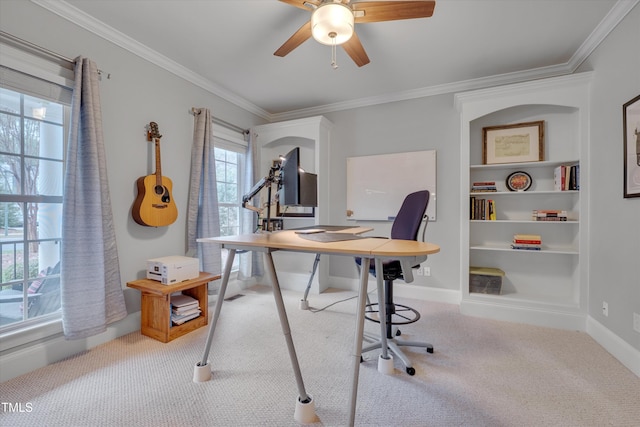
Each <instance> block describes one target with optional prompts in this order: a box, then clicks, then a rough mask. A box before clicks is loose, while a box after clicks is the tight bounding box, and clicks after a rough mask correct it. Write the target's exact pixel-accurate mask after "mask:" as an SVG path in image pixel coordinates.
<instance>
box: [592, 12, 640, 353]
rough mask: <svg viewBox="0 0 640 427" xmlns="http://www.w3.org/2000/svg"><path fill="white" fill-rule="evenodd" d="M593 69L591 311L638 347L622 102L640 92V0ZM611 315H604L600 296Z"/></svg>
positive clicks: (634, 235)
mask: <svg viewBox="0 0 640 427" xmlns="http://www.w3.org/2000/svg"><path fill="white" fill-rule="evenodd" d="M581 70H595V73H594V82H593V92H592V102H591V152H590V154H589V158H590V159H591V165H590V170H591V171H593V172H594V173H595V174H596V176H595V177H592V179H591V185H592V188H591V189H589V195H590V201H591V202H590V203H591V206H590V209H589V213H590V215H591V216H590V217H589V223H590V224H591V230H590V233H589V238H590V242H589V243H590V250H591V254H590V256H591V263H590V269H589V281H590V285H589V315H590V316H591V317H593V318H594V319H595V320H596V321H598V322H600V323H601V324H602V325H604V326H605V327H606V328H607V329H609V330H611V331H612V332H613V333H615V334H616V335H617V336H619V337H620V338H622V339H623V340H624V341H625V342H627V343H629V344H630V345H632V346H633V347H635V348H636V349H639V350H640V333H638V332H635V331H634V330H633V313H634V312H635V313H638V314H639V315H640V198H632V199H625V198H623V196H622V195H623V192H622V191H623V169H622V141H623V136H622V135H623V132H622V105H623V104H624V103H625V102H627V101H629V100H631V99H632V98H634V97H635V96H637V95H640V6H639V5H636V7H635V8H634V9H633V10H632V11H631V12H630V13H629V14H628V15H627V16H626V18H625V19H624V21H622V22H621V23H620V24H619V25H618V27H617V28H616V29H615V30H614V31H613V32H612V33H611V34H609V36H608V37H607V38H606V39H605V40H604V42H603V43H602V44H601V45H600V46H599V47H598V48H597V49H596V51H595V52H594V53H593V54H592V55H591V56H590V57H589V59H588V61H586V62H585V63H584V64H583V65H582V66H581ZM603 301H606V302H607V303H608V304H609V316H608V317H605V316H603V315H602V302H603Z"/></svg>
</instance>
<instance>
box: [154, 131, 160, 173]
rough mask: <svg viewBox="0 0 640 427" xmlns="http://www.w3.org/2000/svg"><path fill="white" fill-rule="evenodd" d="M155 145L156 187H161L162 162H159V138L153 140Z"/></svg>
mask: <svg viewBox="0 0 640 427" xmlns="http://www.w3.org/2000/svg"><path fill="white" fill-rule="evenodd" d="M154 142H155V145H156V174H155V175H156V185H162V166H161V164H162V162H161V161H160V138H154Z"/></svg>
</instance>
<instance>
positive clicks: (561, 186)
mask: <svg viewBox="0 0 640 427" xmlns="http://www.w3.org/2000/svg"><path fill="white" fill-rule="evenodd" d="M553 189H554V190H556V191H567V190H579V189H580V165H579V164H576V165H560V166H557V167H556V168H555V169H554V170H553Z"/></svg>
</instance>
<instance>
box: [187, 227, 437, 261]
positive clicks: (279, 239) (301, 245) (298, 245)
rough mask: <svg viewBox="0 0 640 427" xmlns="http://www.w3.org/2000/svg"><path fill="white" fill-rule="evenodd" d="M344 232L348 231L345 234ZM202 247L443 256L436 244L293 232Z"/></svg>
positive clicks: (208, 240) (222, 239) (212, 240)
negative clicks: (320, 238)
mask: <svg viewBox="0 0 640 427" xmlns="http://www.w3.org/2000/svg"><path fill="white" fill-rule="evenodd" d="M343 232H344V231H343ZM198 242H202V243H220V244H223V245H227V246H238V247H257V248H258V247H259V248H270V249H282V250H290V251H296V252H312V253H323V254H336V255H360V256H365V257H411V256H421V255H431V254H435V253H438V252H440V247H439V246H438V245H435V244H433V243H426V242H416V241H414V240H397V239H380V238H363V239H355V240H342V241H339V242H317V241H312V240H306V239H304V238H302V237H300V236H299V235H298V234H296V233H295V231H293V230H283V231H276V232H273V233H262V234H241V235H238V236H224V237H207V238H202V239H198Z"/></svg>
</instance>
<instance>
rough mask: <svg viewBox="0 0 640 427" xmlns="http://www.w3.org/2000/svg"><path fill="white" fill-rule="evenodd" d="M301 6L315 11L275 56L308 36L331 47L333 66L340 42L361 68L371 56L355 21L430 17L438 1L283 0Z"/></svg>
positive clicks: (282, 53)
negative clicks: (364, 45)
mask: <svg viewBox="0 0 640 427" xmlns="http://www.w3.org/2000/svg"><path fill="white" fill-rule="evenodd" d="M280 1H281V2H283V3H287V4H290V5H291V6H295V7H298V8H300V9H305V10H310V11H313V13H312V14H311V19H310V20H309V21H308V22H307V23H305V24H304V25H303V26H302V27H300V28H299V29H298V31H296V32H295V33H294V34H293V35H292V36H291V37H290V38H289V40H287V41H286V42H284V44H283V45H282V46H280V48H278V50H276V51H275V52H274V55H276V56H280V57H284V56H286V55H287V54H289V53H290V52H291V51H292V50H294V49H295V48H297V47H298V46H300V45H301V44H302V43H303V42H305V41H306V40H307V39H309V38H311V37H312V36H313V38H314V39H315V40H316V41H318V42H319V43H322V44H325V45H329V46H332V62H331V65H332V66H333V67H334V68H337V65H336V58H335V49H336V46H337V45H341V46H342V47H343V48H344V50H345V52H347V55H349V56H350V57H351V59H352V60H353V62H355V63H356V65H357V66H358V67H362V66H363V65H367V64H368V63H369V62H370V61H369V57H368V56H367V53H366V52H365V50H364V47H363V46H362V43H361V42H360V39H359V38H358V35H357V34H356V32H355V28H354V25H355V24H366V23H370V22H381V21H396V20H400V19H413V18H428V17H430V16H432V15H433V9H434V8H435V6H436V2H435V1H419V0H413V1H411V0H410V1H351V0H280Z"/></svg>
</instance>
